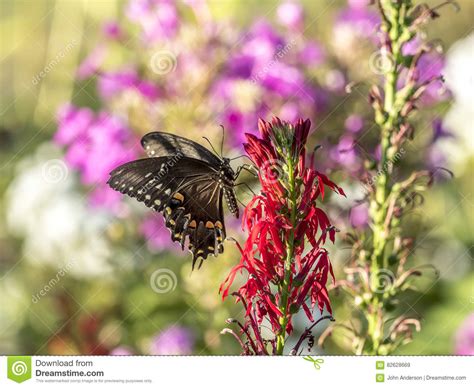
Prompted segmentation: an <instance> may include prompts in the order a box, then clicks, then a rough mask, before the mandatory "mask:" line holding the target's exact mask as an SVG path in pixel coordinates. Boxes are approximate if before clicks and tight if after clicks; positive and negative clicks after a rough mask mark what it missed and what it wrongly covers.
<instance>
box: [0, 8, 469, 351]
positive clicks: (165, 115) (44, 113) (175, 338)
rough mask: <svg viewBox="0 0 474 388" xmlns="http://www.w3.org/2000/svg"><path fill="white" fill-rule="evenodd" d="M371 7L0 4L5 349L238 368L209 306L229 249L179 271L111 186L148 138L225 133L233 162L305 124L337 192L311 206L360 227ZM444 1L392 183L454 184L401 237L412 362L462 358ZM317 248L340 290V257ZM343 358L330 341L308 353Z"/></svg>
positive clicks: (465, 346)
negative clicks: (230, 361)
mask: <svg viewBox="0 0 474 388" xmlns="http://www.w3.org/2000/svg"><path fill="white" fill-rule="evenodd" d="M441 2H442V1H441V0H440V1H428V2H427V3H428V4H429V5H430V6H435V5H437V4H438V3H441ZM367 3H368V2H367V1H365V0H349V1H346V0H311V1H309V0H307V1H302V2H291V1H290V2H277V1H269V0H265V1H261V0H245V1H238V0H221V1H209V2H206V3H205V2H201V1H199V0H187V1H181V2H172V1H165V0H162V1H158V0H157V1H153V0H130V1H109V0H99V1H87V0H83V1H80V0H62V1H61V0H50V1H46V0H40V1H33V0H29V1H28V0H27V1H24V0H15V1H13V0H10V1H8V0H2V2H1V4H0V7H1V12H0V26H1V34H0V36H1V38H0V39H1V40H0V42H1V43H0V56H1V72H0V80H1V81H0V82H1V83H0V85H1V102H0V111H1V124H0V169H1V173H0V298H1V299H0V353H2V354H198V355H199V354H238V353H239V348H238V346H237V344H236V343H235V342H234V341H233V340H232V338H231V337H227V336H222V335H220V331H221V330H222V329H223V328H224V327H225V320H226V319H227V318H229V317H236V318H238V317H239V316H241V314H242V311H241V310H240V307H239V306H237V305H235V304H234V303H233V301H231V300H226V301H224V302H223V301H222V300H221V298H220V296H219V295H218V289H219V285H220V283H221V282H222V281H223V279H224V278H225V276H226V274H227V272H228V271H229V269H230V268H231V266H232V265H234V264H235V263H236V262H237V261H238V259H239V257H238V252H237V250H236V249H235V248H234V247H233V245H232V244H231V243H226V248H225V249H226V251H225V254H224V255H222V256H220V257H219V258H218V259H214V258H211V259H210V260H208V262H206V263H205V265H204V266H203V268H202V269H201V270H200V271H195V272H193V273H192V274H191V263H190V259H189V254H188V253H185V252H181V251H180V250H179V248H176V246H175V245H173V244H172V243H171V242H170V241H169V232H168V231H167V230H166V229H165V228H164V226H163V224H162V222H161V218H160V217H159V216H157V215H155V214H151V212H150V211H147V210H146V209H145V208H144V206H141V205H140V204H138V203H134V202H133V201H131V200H130V201H129V200H127V199H123V198H121V197H120V195H116V193H114V192H111V191H110V190H109V189H107V187H106V186H105V182H106V180H107V176H108V171H110V169H112V168H113V167H115V166H116V165H118V164H120V163H122V162H124V161H127V160H131V159H133V158H136V157H139V156H140V155H141V151H140V149H139V146H138V144H139V141H138V140H139V138H140V136H141V135H143V134H144V133H146V132H148V131H150V130H152V129H155V130H167V131H172V132H175V133H178V134H181V135H184V136H186V137H189V138H191V139H194V140H196V141H202V139H201V137H202V136H204V135H206V136H209V137H210V138H211V141H212V142H213V143H214V144H219V142H220V136H221V129H220V127H219V126H220V125H221V124H223V125H224V126H225V128H226V143H225V153H226V154H227V155H229V156H236V155H239V154H241V153H242V148H241V143H242V140H243V134H244V132H252V131H255V128H256V119H257V118H258V117H259V116H260V117H264V118H267V119H268V118H270V117H271V115H278V116H280V117H281V118H283V119H287V120H295V119H296V118H298V117H305V118H306V117H309V118H311V120H312V122H313V128H314V131H313V133H312V135H311V143H312V145H316V144H319V145H323V148H322V149H321V151H319V154H318V155H319V161H318V163H319V166H320V167H319V168H320V169H321V170H323V171H324V172H326V173H328V174H330V175H331V177H332V179H333V180H336V181H337V182H338V183H339V184H340V185H341V186H342V187H343V188H344V190H345V191H346V193H348V197H347V199H340V198H337V199H336V198H334V199H332V198H329V199H328V200H326V203H325V204H324V205H323V206H324V208H325V209H326V210H327V211H328V212H329V214H330V215H331V216H332V219H333V221H334V222H335V224H336V225H337V226H338V227H339V229H341V232H342V233H345V232H348V231H350V230H351V228H355V230H356V231H357V230H361V229H363V228H366V227H367V222H366V221H367V214H366V207H365V205H364V203H363V202H361V200H362V199H363V189H362V188H361V185H360V183H359V177H360V174H359V172H360V169H361V168H362V167H361V163H362V156H366V154H374V155H375V154H376V150H377V143H376V136H377V131H376V128H375V127H374V126H373V125H372V124H371V122H372V121H371V120H372V112H371V108H370V106H369V104H368V102H367V97H366V96H367V91H368V89H369V86H370V83H372V82H377V80H378V77H379V74H380V72H379V71H378V68H377V67H378V66H380V65H381V64H379V63H377V57H376V36H375V27H376V25H377V23H378V16H377V13H376V12H375V9H374V7H371V6H368V5H367ZM458 3H459V5H460V8H461V10H460V11H459V12H456V11H455V9H454V7H445V8H443V9H441V10H440V14H441V17H440V18H438V19H436V20H435V21H433V22H432V23H430V24H429V25H428V26H427V27H426V38H427V39H428V40H433V41H435V42H437V43H436V44H438V45H439V46H440V47H442V48H443V52H444V53H443V54H441V53H439V57H436V58H433V63H434V65H433V64H429V66H428V65H427V66H428V67H429V68H430V69H432V68H433V66H435V67H440V68H442V69H443V70H442V72H443V74H445V76H446V80H447V84H446V85H447V86H446V88H445V90H444V89H443V90H433V93H432V95H431V98H430V99H429V101H428V100H427V101H424V102H423V106H420V107H419V108H420V113H419V114H418V115H417V116H416V119H415V128H416V136H415V138H414V139H413V141H412V143H411V144H410V146H409V148H408V149H407V150H406V151H407V152H406V154H405V155H404V157H403V159H402V160H401V161H400V174H408V172H409V171H412V170H413V169H415V168H416V169H420V168H432V169H433V168H437V167H440V166H441V167H444V168H447V169H449V170H450V171H452V172H453V174H454V177H453V178H450V177H449V175H448V174H444V173H442V170H440V173H439V174H438V175H437V179H436V180H435V184H434V186H433V187H432V188H431V189H430V191H428V192H426V193H425V195H424V199H425V203H424V205H423V206H422V207H421V208H419V209H418V210H417V211H416V212H414V213H413V215H412V216H411V217H410V218H409V222H408V223H407V225H405V226H406V230H407V234H408V235H409V236H411V237H414V238H416V241H417V248H418V249H417V251H416V254H415V258H414V260H415V262H416V263H418V264H420V263H431V264H434V265H435V266H436V267H437V268H438V270H439V272H440V277H439V278H435V277H434V276H433V278H431V279H427V280H425V281H423V282H421V283H420V285H419V287H418V289H417V290H413V291H411V292H408V293H407V297H406V300H403V301H401V303H400V306H398V307H397V308H398V309H401V310H403V311H404V312H407V314H412V315H413V316H416V317H422V322H423V328H422V330H421V332H420V333H417V334H416V335H415V337H414V340H413V342H412V343H411V344H409V345H407V346H405V347H403V348H401V352H403V353H406V354H455V353H457V354H472V352H473V349H474V327H473V326H474V322H473V318H472V313H473V306H474V272H473V266H474V260H473V254H474V249H473V247H474V245H473V244H474V233H473V232H474V228H473V226H474V211H473V203H474V198H473V196H472V193H473V182H474V180H473V173H472V171H473V167H474V157H473V152H474V144H473V134H474V132H473V127H472V118H473V113H474V112H473V111H474V107H473V104H472V101H473V100H474V87H473V79H472V69H473V68H474V62H473V61H474V58H473V55H474V35H473V32H472V28H473V25H472V17H473V13H474V2H473V1H471V0H459V1H458ZM423 38H424V37H423ZM428 70H429V69H428ZM428 70H427V71H428ZM348 85H350V87H348ZM354 144H356V145H357V146H354ZM246 179H248V181H249V184H254V182H253V181H252V180H251V179H250V178H246ZM239 198H240V200H241V201H242V202H244V203H245V202H246V200H248V198H249V193H248V192H245V191H244V190H241V191H239ZM228 224H229V226H228V228H229V233H228V234H229V235H232V236H234V237H235V238H237V239H241V240H242V239H243V238H244V237H243V236H242V235H241V232H240V228H239V222H233V221H232V220H231V219H230V217H229V218H228ZM331 251H332V260H333V262H334V265H335V268H336V275H337V273H341V271H342V269H343V267H344V263H345V262H346V261H347V259H348V254H349V253H350V246H348V245H347V244H346V243H344V242H343V239H340V240H339V242H338V244H337V245H336V246H335V247H332V248H331ZM332 301H333V304H334V306H335V312H334V316H335V318H336V319H337V320H338V321H344V320H346V319H347V318H348V317H350V315H351V311H350V310H349V309H348V308H347V307H345V306H344V305H343V304H342V303H341V301H340V300H339V298H338V297H337V295H332ZM323 328H324V325H322V326H321V327H320V330H322V329H323ZM303 329H304V320H303V319H301V322H300V326H299V327H298V330H299V331H301V330H303ZM349 348H350V347H348V346H347V344H345V343H344V338H337V337H336V338H333V339H331V341H329V342H328V343H327V346H326V347H325V349H319V348H317V347H316V348H314V349H313V350H312V352H314V353H328V354H347V353H348V349H349Z"/></svg>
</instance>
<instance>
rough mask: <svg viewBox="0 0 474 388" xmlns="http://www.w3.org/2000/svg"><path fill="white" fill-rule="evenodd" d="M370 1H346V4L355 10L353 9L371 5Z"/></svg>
mask: <svg viewBox="0 0 474 388" xmlns="http://www.w3.org/2000/svg"><path fill="white" fill-rule="evenodd" d="M371 2H372V0H347V4H348V5H349V6H350V7H351V8H353V9H355V8H366V7H368V6H369V5H370V4H371Z"/></svg>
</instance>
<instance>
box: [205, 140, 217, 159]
mask: <svg viewBox="0 0 474 388" xmlns="http://www.w3.org/2000/svg"><path fill="white" fill-rule="evenodd" d="M202 138H203V139H204V140H206V141H207V142H208V143H209V145H210V146H211V148H212V150H213V151H214V153H215V154H216V155H218V156H219V154H218V153H217V151H216V149H215V148H214V146H213V145H212V143H211V141H210V140H209V139H208V138H207V137H206V136H203V137H202Z"/></svg>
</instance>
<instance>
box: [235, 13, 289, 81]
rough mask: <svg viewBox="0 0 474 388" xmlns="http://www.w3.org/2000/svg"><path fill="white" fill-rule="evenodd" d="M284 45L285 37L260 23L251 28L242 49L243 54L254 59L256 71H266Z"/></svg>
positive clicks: (269, 26)
mask: <svg viewBox="0 0 474 388" xmlns="http://www.w3.org/2000/svg"><path fill="white" fill-rule="evenodd" d="M284 45H285V40H284V39H283V37H281V36H280V35H278V34H277V32H276V31H275V30H274V29H273V27H272V26H271V25H270V24H269V23H267V22H266V21H259V22H256V23H255V24H254V25H253V26H252V27H251V28H250V32H249V33H248V39H246V40H245V42H244V44H243V47H242V54H244V55H246V56H249V57H252V58H254V61H255V65H256V68H255V69H254V71H256V72H258V71H264V68H265V67H266V66H268V65H269V64H270V63H271V62H272V61H274V57H275V54H277V52H278V51H279V50H282V49H283V47H284Z"/></svg>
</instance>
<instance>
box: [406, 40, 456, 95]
mask: <svg viewBox="0 0 474 388" xmlns="http://www.w3.org/2000/svg"><path fill="white" fill-rule="evenodd" d="M423 44H424V42H423V40H422V39H420V38H419V37H418V36H416V37H415V38H413V39H412V40H411V41H409V42H407V43H406V44H405V45H404V46H403V49H402V53H403V55H415V54H416V53H417V52H418V51H419V49H420V48H421V46H422V45H423ZM444 64H445V60H444V57H443V55H441V54H440V53H439V52H436V51H430V52H428V53H425V54H423V55H422V56H421V58H420V59H419V61H418V64H417V66H416V69H415V75H414V76H415V80H416V82H417V83H418V84H423V83H425V82H430V84H429V85H428V87H427V89H426V91H425V93H424V94H423V96H422V98H421V101H422V102H424V103H425V104H431V103H434V102H437V101H441V100H444V99H446V98H447V97H448V96H449V93H446V89H445V87H444V85H443V82H442V81H441V80H436V81H434V82H431V81H433V80H435V79H436V78H438V77H439V76H440V75H441V73H442V72H443V69H444ZM405 73H406V72H405ZM405 78H406V77H403V76H402V77H400V83H402V82H404V79H405Z"/></svg>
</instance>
